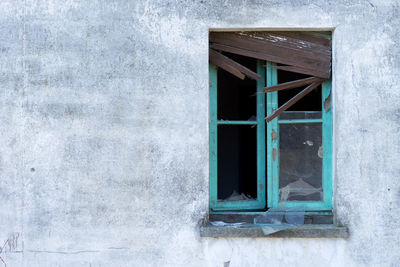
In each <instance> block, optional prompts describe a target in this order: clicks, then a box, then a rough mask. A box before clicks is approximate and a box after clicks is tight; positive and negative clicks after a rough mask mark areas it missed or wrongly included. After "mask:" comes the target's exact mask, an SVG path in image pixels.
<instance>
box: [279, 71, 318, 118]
mask: <svg viewBox="0 0 400 267" xmlns="http://www.w3.org/2000/svg"><path fill="white" fill-rule="evenodd" d="M308 77H310V76H309V75H304V74H300V73H295V72H290V71H283V70H278V84H281V83H285V82H291V81H295V80H300V79H304V78H308ZM306 87H307V85H306V86H302V87H299V88H294V89H287V90H282V91H279V92H278V105H279V107H280V106H282V105H283V104H285V103H286V102H287V101H289V100H290V99H291V98H292V97H294V96H295V95H297V94H298V93H300V92H301V91H302V90H303V89H304V88H306ZM321 108H322V102H321V85H320V86H318V87H317V88H316V89H314V90H312V91H311V92H310V93H308V94H307V95H306V96H304V97H303V98H302V99H300V100H299V101H298V102H297V103H296V104H294V105H293V106H291V107H290V108H289V109H287V110H288V111H293V110H296V111H311V110H314V111H321V110H322V109H321Z"/></svg>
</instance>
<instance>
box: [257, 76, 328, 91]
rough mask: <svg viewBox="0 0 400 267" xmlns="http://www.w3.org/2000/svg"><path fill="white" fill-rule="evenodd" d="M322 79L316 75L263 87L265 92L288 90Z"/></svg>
mask: <svg viewBox="0 0 400 267" xmlns="http://www.w3.org/2000/svg"><path fill="white" fill-rule="evenodd" d="M319 80H321V79H320V78H316V77H310V78H305V79H301V80H296V81H291V82H287V83H281V84H278V85H274V86H271V87H265V88H264V89H263V92H264V93H267V92H275V91H281V90H286V89H293V88H297V87H300V86H303V85H306V84H310V83H313V82H316V81H319Z"/></svg>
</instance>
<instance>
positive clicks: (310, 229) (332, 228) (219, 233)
mask: <svg viewBox="0 0 400 267" xmlns="http://www.w3.org/2000/svg"><path fill="white" fill-rule="evenodd" d="M264 227H269V226H268V225H257V224H250V223H247V224H241V225H240V226H237V225H236V226H235V225H233V226H231V225H224V226H214V225H211V224H210V223H206V224H203V225H202V226H201V227H200V236H201V237H247V238H249V237H250V238H254V237H257V238H258V237H267V238H273V237H280V238H283V237H285V238H286V237H292V238H347V237H348V236H349V231H348V229H347V227H345V226H337V225H334V224H304V225H299V226H297V227H294V228H291V229H282V230H279V231H277V232H274V233H268V232H267V233H266V231H265V228H264ZM263 228H264V229H263Z"/></svg>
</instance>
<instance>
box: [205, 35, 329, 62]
mask: <svg viewBox="0 0 400 267" xmlns="http://www.w3.org/2000/svg"><path fill="white" fill-rule="evenodd" d="M210 42H212V43H219V44H225V45H233V46H239V47H242V46H243V45H246V47H247V48H248V49H253V48H256V49H257V51H263V52H265V53H270V51H274V50H277V49H278V50H279V51H278V53H279V55H284V56H289V57H292V56H299V57H305V58H310V59H320V60H322V61H330V55H331V49H330V47H327V46H321V45H318V44H314V43H312V42H307V41H303V40H298V39H295V38H291V37H288V36H284V35H281V34H279V33H263V32H233V33H211V34H210ZM286 53H290V54H289V55H287V54H286Z"/></svg>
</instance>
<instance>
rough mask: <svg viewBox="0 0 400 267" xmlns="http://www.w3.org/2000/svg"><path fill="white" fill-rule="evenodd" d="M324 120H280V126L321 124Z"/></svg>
mask: <svg viewBox="0 0 400 267" xmlns="http://www.w3.org/2000/svg"><path fill="white" fill-rule="evenodd" d="M321 122H322V119H301V120H278V124H293V123H321Z"/></svg>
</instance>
